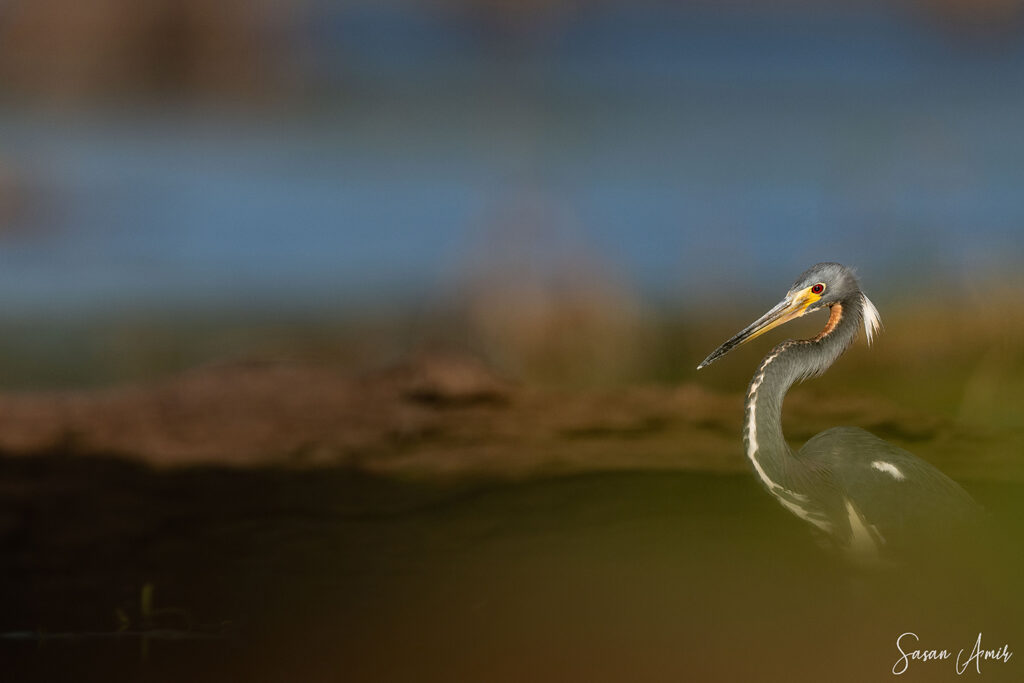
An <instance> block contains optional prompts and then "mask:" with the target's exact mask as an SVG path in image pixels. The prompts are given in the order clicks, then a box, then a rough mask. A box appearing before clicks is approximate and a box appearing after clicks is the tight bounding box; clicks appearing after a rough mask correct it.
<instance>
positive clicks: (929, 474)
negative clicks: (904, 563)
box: [800, 427, 981, 555]
mask: <svg viewBox="0 0 1024 683" xmlns="http://www.w3.org/2000/svg"><path fill="white" fill-rule="evenodd" d="M800 457H801V458H802V459H804V461H805V462H806V463H807V464H808V465H809V466H811V467H813V468H814V469H816V470H817V471H818V472H820V473H821V476H823V477H824V478H825V479H826V481H828V482H829V483H830V484H831V487H832V491H831V492H830V495H829V496H828V497H829V498H830V500H828V501H824V500H823V501H821V503H820V504H821V505H822V506H825V507H827V508H828V509H829V511H830V513H831V514H830V516H832V517H833V519H839V520H843V521H844V522H845V526H843V525H841V526H840V528H837V529H836V531H835V533H836V535H837V537H840V540H841V541H842V542H844V543H845V544H846V545H847V547H850V546H854V547H855V549H856V546H857V544H858V543H860V544H862V545H863V543H864V542H866V539H865V534H866V535H867V537H869V539H870V540H871V541H872V542H874V544H875V546H876V550H878V551H879V554H881V555H891V554H893V553H896V554H900V553H903V552H907V551H911V550H914V549H920V550H925V549H932V548H938V547H942V546H943V545H948V543H949V542H950V541H951V540H952V539H953V538H955V537H957V536H958V535H959V534H960V533H963V532H964V531H967V530H969V529H970V528H971V527H973V526H974V525H975V524H977V522H978V521H979V520H980V518H981V508H980V506H978V504H977V503H975V502H974V499H973V498H971V496H970V495H969V494H968V493H967V492H966V491H964V490H963V489H962V488H961V487H960V486H959V485H958V484H957V483H956V482H954V481H953V480H952V479H950V478H949V477H947V476H946V475H945V474H943V473H942V472H940V471H939V470H938V469H936V468H935V467H933V466H932V465H930V464H928V463H927V462H925V461H924V460H922V459H920V458H918V457H917V456H915V455H913V454H912V453H910V452H908V451H906V450H904V449H902V448H898V447H896V446H894V445H892V444H890V443H888V442H886V441H883V440H882V439H880V438H878V437H877V436H875V435H874V434H871V433H870V432H867V431H865V430H863V429H859V428H856V427H836V428H833V429H829V430H826V431H824V432H821V433H820V434H818V435H816V436H815V437H814V438H812V439H811V440H810V441H808V442H807V443H806V444H805V445H804V447H803V448H802V449H800ZM858 534H860V537H858Z"/></svg>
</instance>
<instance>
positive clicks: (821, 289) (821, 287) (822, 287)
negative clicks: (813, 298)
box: [811, 282, 825, 294]
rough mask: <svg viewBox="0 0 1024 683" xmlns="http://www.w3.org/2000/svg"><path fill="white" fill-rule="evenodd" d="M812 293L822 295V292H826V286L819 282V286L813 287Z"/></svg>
mask: <svg viewBox="0 0 1024 683" xmlns="http://www.w3.org/2000/svg"><path fill="white" fill-rule="evenodd" d="M811 291H812V292H814V293H815V294H821V293H822V292H824V291H825V285H823V284H821V283H820V282H819V283H818V284H816V285H814V286H813V287H811Z"/></svg>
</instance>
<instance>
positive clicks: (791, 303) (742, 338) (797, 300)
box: [697, 289, 819, 370]
mask: <svg viewBox="0 0 1024 683" xmlns="http://www.w3.org/2000/svg"><path fill="white" fill-rule="evenodd" d="M818 298H819V297H818V296H817V295H815V294H811V293H810V290H809V289H805V290H803V291H801V292H796V293H794V294H792V295H790V296H787V297H786V298H785V299H783V300H782V301H780V302H779V303H777V304H775V306H773V307H772V309H771V310H770V311H768V312H767V313H765V314H764V315H762V316H761V317H760V318H758V319H757V320H755V321H754V322H752V323H750V324H749V325H747V327H745V328H744V329H743V330H742V331H741V332H739V333H737V334H736V335H734V336H733V337H732V338H730V339H729V340H728V341H727V342H725V343H724V344H722V345H721V346H719V347H718V348H717V349H715V350H714V351H712V352H711V354H710V355H709V356H708V357H707V358H705V359H704V360H703V361H702V362H701V364H700V365H698V366H697V369H698V370H700V369H701V368H703V367H707V366H708V365H711V364H712V363H714V362H715V361H716V360H718V359H719V358H721V357H722V356H724V355H725V354H727V353H729V352H730V351H732V350H733V349H735V348H736V347H737V346H742V345H743V344H746V343H747V342H748V341H750V340H751V339H754V338H755V337H759V336H761V335H762V334H764V333H765V332H767V331H768V330H771V329H774V328H776V327H778V326H779V325H784V324H785V323H788V322H789V321H790V320H795V319H796V318H799V317H800V316H802V315H803V314H804V313H807V311H808V309H809V308H810V306H811V304H813V303H814V302H815V301H817V300H818Z"/></svg>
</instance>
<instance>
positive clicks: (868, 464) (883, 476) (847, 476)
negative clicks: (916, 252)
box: [697, 263, 978, 562]
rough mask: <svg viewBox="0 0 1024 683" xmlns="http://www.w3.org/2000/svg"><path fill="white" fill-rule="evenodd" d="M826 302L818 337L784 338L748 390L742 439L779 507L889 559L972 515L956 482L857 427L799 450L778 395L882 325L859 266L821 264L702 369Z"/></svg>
mask: <svg viewBox="0 0 1024 683" xmlns="http://www.w3.org/2000/svg"><path fill="white" fill-rule="evenodd" d="M825 308H828V309H829V317H828V322H827V323H825V328H824V329H823V330H822V331H821V332H820V333H819V334H818V335H817V336H816V337H814V338H813V339H803V340H793V339H790V340H787V341H784V342H782V343H781V344H779V345H778V346H776V347H775V348H774V349H772V351H771V352H770V353H769V354H768V355H767V356H765V358H764V360H763V361H761V365H760V366H758V368H757V372H755V373H754V377H753V379H751V381H750V387H749V389H747V398H746V404H745V406H746V419H745V420H744V423H743V424H744V428H743V441H744V445H745V446H746V454H747V458H748V459H749V460H750V464H751V465H752V466H753V468H754V472H755V473H756V475H757V477H758V479H760V481H761V483H762V484H763V485H764V486H765V488H767V489H768V491H769V493H771V494H772V495H773V496H774V497H775V498H776V499H777V500H778V501H779V502H780V503H782V505H783V506H784V507H785V508H786V509H788V510H789V511H790V512H792V513H793V514H794V515H796V516H797V517H799V518H801V519H803V520H804V521H806V522H808V523H810V524H812V525H813V527H814V528H815V529H816V530H818V531H819V532H821V533H820V534H819V535H820V536H822V537H824V538H825V539H826V540H828V541H830V544H831V545H833V546H835V547H837V548H839V549H840V550H842V551H844V552H845V553H848V554H849V555H851V556H852V557H854V558H855V559H857V560H863V561H869V562H870V561H876V560H879V561H886V560H889V559H891V558H892V556H893V555H898V554H900V553H901V552H903V551H905V550H906V549H909V548H914V547H920V546H921V545H922V543H928V542H934V541H935V540H937V539H939V538H942V537H943V536H944V535H945V534H948V533H949V532H950V531H951V530H952V529H953V528H957V527H959V526H960V525H961V524H964V523H970V522H971V521H973V519H974V518H975V517H976V513H977V509H978V508H977V504H976V503H975V502H974V500H973V499H972V498H971V497H970V496H969V495H968V494H967V492H966V491H964V490H963V489H962V488H960V486H959V485H957V484H956V483H955V482H954V481H953V480H952V479H950V478H949V477H947V476H946V475H944V474H943V473H942V472H940V471H939V470H937V469H936V468H934V467H932V466H931V465H929V464H928V463H926V462H925V461H923V460H921V459H920V458H918V457H916V456H914V455H912V454H911V453H909V452H907V451H905V450H903V449H902V448H897V447H896V446H893V445H892V444H890V443H887V442H885V441H883V440H882V439H880V438H878V437H877V436H875V435H873V434H871V433H869V432H866V431H864V430H863V429H859V428H856V427H834V428H832V429H828V430H825V431H824V432H821V433H820V434H817V435H815V436H814V437H812V438H811V439H810V440H809V441H808V442H807V443H806V444H804V446H803V448H801V449H800V450H799V452H796V453H794V452H793V451H792V449H790V447H789V445H788V444H787V443H786V440H785V438H784V437H783V435H782V400H783V398H784V397H785V395H786V391H787V390H788V389H789V387H790V386H792V385H793V384H794V383H795V382H798V381H802V380H804V379H807V378H809V377H814V376H817V375H820V374H821V373H823V372H825V370H827V369H828V368H829V366H831V365H832V363H834V362H835V360H836V359H837V358H838V357H839V356H840V355H841V354H842V353H843V352H844V351H845V350H846V349H847V348H849V346H850V345H851V344H852V343H853V341H854V340H855V339H856V338H857V334H858V331H859V329H860V327H861V325H863V327H864V332H865V334H866V336H867V341H868V344H870V343H871V340H872V337H873V336H874V335H875V333H876V332H877V331H878V330H879V328H880V327H881V320H880V318H879V315H878V310H877V309H876V308H875V306H874V304H872V303H871V301H870V299H868V298H867V296H865V294H864V292H862V291H861V288H860V283H859V282H858V281H857V277H856V275H854V273H853V271H852V270H851V269H849V268H847V267H845V266H843V265H841V264H839V263H819V264H817V265H815V266H812V267H811V268H809V269H808V270H807V271H805V272H804V273H803V274H802V275H800V277H798V278H797V279H796V282H794V283H793V286H792V287H791V288H790V290H789V292H787V293H786V297H785V298H784V299H783V300H782V301H781V302H779V303H778V304H777V305H775V306H774V307H773V308H772V309H771V310H769V311H768V312H767V313H765V314H764V315H763V316H761V317H760V318H758V319H757V320H755V321H754V322H753V323H751V324H750V325H749V326H748V327H747V328H746V329H744V330H743V331H741V332H740V333H739V334H737V335H735V336H734V337H732V338H731V339H729V340H728V341H727V342H725V343H724V344H722V345H721V346H719V347H718V348H717V349H715V350H714V351H713V352H712V353H711V355H709V356H708V357H707V358H705V359H704V362H702V363H701V364H700V365H698V366H697V369H698V370H700V369H701V368H703V367H706V366H707V365H710V364H711V363H713V362H715V361H716V360H718V359H719V358H721V357H722V356H724V355H725V354H727V353H729V351H731V350H733V349H734V348H736V347H737V346H740V345H741V344H744V343H746V342H748V341H750V340H751V339H754V338H755V337H758V336H760V335H762V334H764V333H765V332H767V331H768V330H771V329H773V328H775V327H778V326H779V325H782V324H783V323H786V322H788V321H790V320H794V319H796V318H799V317H800V316H802V315H805V314H807V313H812V312H814V311H818V310H822V309H825Z"/></svg>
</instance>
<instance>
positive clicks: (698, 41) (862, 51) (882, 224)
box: [0, 3, 1024, 312]
mask: <svg viewBox="0 0 1024 683" xmlns="http://www.w3.org/2000/svg"><path fill="white" fill-rule="evenodd" d="M312 17H313V19H310V20H309V24H308V25H299V26H297V27H296V30H297V31H299V32H300V33H301V34H302V35H303V36H304V37H305V39H307V40H308V43H309V54H310V57H309V62H310V63H309V65H308V66H309V68H310V69H311V71H312V72H314V73H316V74H317V78H318V79H319V81H318V82H320V83H322V84H326V85H325V86H324V92H326V93H328V94H329V96H323V93H321V95H322V96H321V97H320V99H318V100H316V101H317V102H318V103H319V104H318V105H317V106H316V107H305V108H303V109H301V110H299V109H296V110H292V111H289V112H286V113H284V114H282V113H281V112H280V111H276V112H274V113H267V112H264V113H260V112H251V111H247V110H245V109H242V108H225V109H221V110H217V111H213V110H211V109H198V108H191V109H190V108H186V107H184V106H183V107H180V108H177V109H173V110H172V109H170V108H166V107H165V108H154V109H138V108H136V109H122V110H117V109H112V110H106V111H101V112H97V111H93V112H90V113H82V112H79V113H77V114H75V113H70V112H64V113H53V112H51V113H49V114H40V113H39V112H38V111H30V110H27V109H25V108H21V107H18V106H16V105H13V104H9V105H8V106H7V108H6V109H5V110H4V111H3V112H2V113H0V139H3V140H4V147H3V150H2V152H0V154H2V157H0V160H2V161H4V162H5V163H6V164H7V165H8V166H9V167H11V168H13V169H14V170H15V171H16V172H18V173H20V174H21V175H22V176H23V178H25V179H26V180H25V182H26V184H27V185H28V186H29V187H30V188H33V190H34V200H35V204H34V205H33V206H31V209H30V210H29V211H27V212H23V213H21V214H18V215H15V216H13V217H11V218H9V219H8V222H9V223H12V224H18V223H22V224H24V227H26V228H30V229H32V231H31V234H29V231H25V232H24V234H19V233H18V231H13V233H12V234H13V236H9V237H4V238H2V241H0V286H2V291H3V295H2V305H3V307H4V309H5V310H8V311H18V310H38V309H40V308H42V309H45V310H51V311H54V312H67V311H73V310H87V311H95V310H116V309H119V308H122V307H135V306H141V307H146V306H154V305H175V306H215V307H220V306H252V307H268V306H271V307H273V306H279V307H283V308H294V307H305V306H316V307H321V306H327V307H336V308H339V309H344V308H351V307H358V306H362V305H368V304H369V303H373V302H378V301H389V302H406V303H408V302H410V301H412V302H417V301H423V300H431V299H434V298H437V297H443V296H444V295H446V294H450V293H451V290H452V289H453V288H457V286H458V278H457V276H453V273H457V272H459V271H460V269H462V268H463V267H464V266H465V262H466V259H467V258H469V256H467V244H472V243H477V242H479V239H480V238H479V235H480V234H482V233H487V232H488V231H490V230H492V229H493V224H495V223H508V222H515V220H517V219H516V216H518V214H517V212H516V207H517V206H518V205H519V203H521V202H522V201H523V198H524V197H529V198H530V199H529V201H530V202H539V203H540V204H542V205H543V206H545V207H547V208H548V209H550V211H548V213H546V214H545V215H546V216H553V217H554V218H549V220H550V222H551V224H550V225H541V226H539V228H538V226H530V227H531V228H533V230H532V231H531V232H530V233H529V234H530V235H532V236H531V237H530V239H535V240H537V239H539V240H543V239H544V238H543V235H544V234H545V233H544V230H545V229H548V230H550V231H552V232H557V231H558V230H563V229H569V230H570V231H571V232H573V233H574V234H576V235H577V236H578V238H579V239H580V241H581V242H586V243H588V244H589V245H590V246H591V247H592V248H593V249H594V250H596V252H597V253H598V254H600V255H602V256H603V257H604V258H605V259H606V260H607V261H609V262H610V263H612V264H613V268H614V269H615V270H616V271H617V272H618V273H619V274H620V275H622V276H624V277H625V279H627V280H628V281H630V282H632V283H634V284H635V286H636V288H637V289H638V291H640V292H642V293H644V294H646V295H649V296H652V297H659V298H663V299H668V300H673V301H680V302H694V301H698V300H699V299H700V297H702V296H705V295H706V291H707V288H708V287H711V286H714V287H719V286H723V283H728V284H727V285H725V286H728V287H732V288H735V289H736V290H737V291H740V290H743V289H745V288H747V287H749V285H750V284H751V283H752V282H754V281H758V282H761V281H765V280H767V282H768V283H770V284H774V286H775V288H778V287H782V286H785V285H786V284H788V282H789V280H790V279H791V278H792V277H793V276H795V275H796V273H797V272H799V271H800V270H801V269H803V268H804V267H805V266H807V265H809V264H810V263H812V262H814V261H817V260H823V259H834V260H841V261H845V262H849V263H854V264H857V265H858V266H859V267H860V270H861V272H862V273H863V274H864V275H865V276H867V277H869V278H871V279H872V281H880V280H881V279H883V278H888V280H889V281H896V282H901V283H904V284H907V283H911V285H912V283H913V282H914V281H915V278H916V277H917V274H919V273H922V272H925V271H927V272H929V273H930V274H931V275H929V278H926V279H924V280H920V282H927V283H929V284H930V282H931V278H935V279H939V280H944V281H950V282H955V283H961V284H962V283H964V282H971V281H973V280H976V279H980V278H983V277H984V276H985V275H986V274H987V273H989V272H990V271H993V270H998V269H1006V268H1012V267H1014V266H1016V264H1017V263H1019V262H1020V258H1021V256H1022V255H1024V240H1022V239H1021V234H1022V230H1021V228H1022V226H1024V192H1022V191H1021V188H1024V132H1022V126H1021V121H1024V49H1022V48H1021V47H1020V46H1019V45H1018V44H1017V43H1016V42H1005V43H996V42H994V41H986V42H984V44H980V43H970V42H965V41H963V40H961V39H959V38H957V37H955V36H953V35H951V34H949V33H947V32H945V31H944V30H942V29H941V28H939V27H937V26H935V25H932V24H929V23H928V22H926V21H923V20H922V19H921V18H920V17H917V16H914V15H912V14H909V13H908V12H907V11H905V10H899V9H892V8H890V9H884V8H882V7H881V6H871V5H865V6H862V7H859V8H856V9H851V8H842V7H830V8H822V9H820V10H808V9H807V8H804V9H803V10H802V11H800V12H797V11H796V10H788V11H782V10H776V11H768V10H760V11H751V10H749V9H748V10H745V11H742V12H741V11H738V10H736V11H730V10H726V9H718V10H716V9H714V8H711V7H706V8H692V7H691V8H687V9H680V8H671V7H663V6H645V7H643V8H641V9H637V8H636V7H633V8H629V7H628V6H624V7H622V8H616V7H613V6H608V7H605V8H601V9H597V10H592V11H588V12H583V13H580V14H575V15H572V16H568V17H561V18H559V19H558V20H552V21H551V22H549V23H547V24H545V25H543V26H542V27H540V28H535V29H532V30H530V31H526V32H522V33H517V34H515V35H513V36H511V37H510V36H508V35H504V34H503V33H502V32H501V31H500V30H499V28H500V27H494V26H488V25H486V24H481V23H480V22H478V21H474V20H473V17H472V16H471V15H465V14H458V13H452V12H448V13H444V12H442V13H439V12H437V11H428V10H425V9H419V10H417V9H414V7H413V6H411V5H408V4H404V3H399V4H388V5H383V6H378V5H377V4H374V3H362V4H361V3H355V4H352V3H347V4H345V5H344V6H343V7H333V6H328V4H326V3H325V4H324V6H322V7H321V8H320V9H319V10H318V12H314V13H313V14H312ZM509 216H511V219H509V218H508V217H509ZM14 227H17V225H15V226H14ZM538 229H539V232H538ZM538 234H539V235H541V237H537V235H538ZM538 250H540V251H543V245H541V246H540V247H538Z"/></svg>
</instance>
